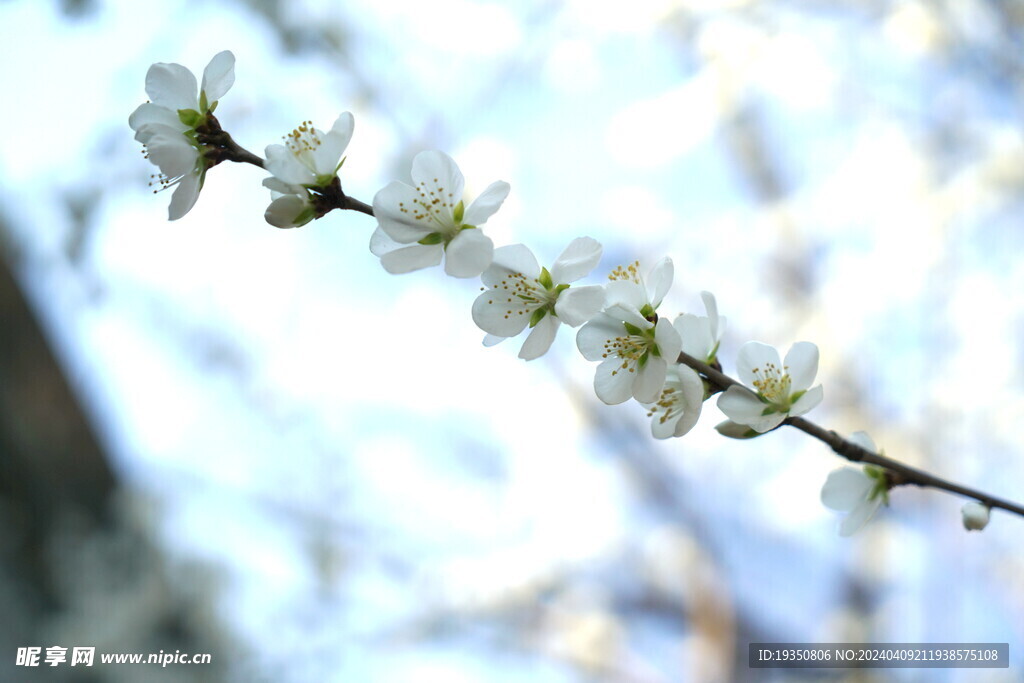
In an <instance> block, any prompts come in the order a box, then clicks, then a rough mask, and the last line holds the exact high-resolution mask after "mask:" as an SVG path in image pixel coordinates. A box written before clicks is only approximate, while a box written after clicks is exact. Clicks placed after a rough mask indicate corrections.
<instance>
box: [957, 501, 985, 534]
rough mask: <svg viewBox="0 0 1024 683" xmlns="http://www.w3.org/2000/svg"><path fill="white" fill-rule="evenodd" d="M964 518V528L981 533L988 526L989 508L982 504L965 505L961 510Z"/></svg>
mask: <svg viewBox="0 0 1024 683" xmlns="http://www.w3.org/2000/svg"><path fill="white" fill-rule="evenodd" d="M961 512H962V513H963V516H964V528H965V529H967V530H968V531H981V530H982V529H984V528H985V527H986V526H987V525H988V513H989V508H988V506H987V505H983V504H981V503H965V504H964V507H963V509H962V510H961Z"/></svg>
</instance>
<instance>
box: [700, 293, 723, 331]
mask: <svg viewBox="0 0 1024 683" xmlns="http://www.w3.org/2000/svg"><path fill="white" fill-rule="evenodd" d="M700 298H701V300H702V301H703V302H704V311H705V312H706V313H707V314H708V321H709V322H710V323H711V335H712V337H714V339H715V341H716V342H717V341H719V340H720V339H721V338H722V332H724V331H725V324H724V322H722V323H721V324H720V323H719V321H724V320H725V319H724V318H719V317H718V302H717V301H715V295H714V294H712V293H711V292H707V291H704V292H701V293H700Z"/></svg>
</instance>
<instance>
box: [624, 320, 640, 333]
mask: <svg viewBox="0 0 1024 683" xmlns="http://www.w3.org/2000/svg"><path fill="white" fill-rule="evenodd" d="M622 324H623V326H625V328H626V332H629V333H630V334H636V335H640V336H643V333H644V331H643V330H641V329H640V328H639V327H637V326H636V325H634V324H633V323H627V322H623V323H622Z"/></svg>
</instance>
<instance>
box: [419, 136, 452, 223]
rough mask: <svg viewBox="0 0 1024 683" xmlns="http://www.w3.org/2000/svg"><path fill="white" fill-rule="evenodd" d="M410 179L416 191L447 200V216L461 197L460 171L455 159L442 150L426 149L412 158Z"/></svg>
mask: <svg viewBox="0 0 1024 683" xmlns="http://www.w3.org/2000/svg"><path fill="white" fill-rule="evenodd" d="M412 180H413V185H415V187H416V190H417V191H422V192H423V193H424V194H428V195H429V193H430V192H434V193H435V196H436V197H437V198H438V199H441V200H442V201H446V202H448V203H449V204H450V206H449V207H447V210H446V214H447V215H448V216H451V213H452V210H454V208H455V206H454V205H455V204H458V203H459V201H461V199H462V191H463V187H464V181H463V178H462V171H460V170H459V167H458V165H457V164H456V163H455V160H454V159H452V158H451V157H450V156H448V155H447V154H445V153H444V152H438V151H427V152H420V153H419V154H417V155H416V158H414V159H413V160H412ZM431 232H433V231H431Z"/></svg>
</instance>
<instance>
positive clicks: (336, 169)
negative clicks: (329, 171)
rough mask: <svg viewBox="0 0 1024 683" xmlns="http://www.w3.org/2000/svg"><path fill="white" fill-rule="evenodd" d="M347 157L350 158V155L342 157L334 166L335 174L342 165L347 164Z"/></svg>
mask: <svg viewBox="0 0 1024 683" xmlns="http://www.w3.org/2000/svg"><path fill="white" fill-rule="evenodd" d="M345 159H348V157H342V158H341V161H339V162H338V165H337V166H335V167H334V175H338V171H340V170H341V167H342V166H344V165H345Z"/></svg>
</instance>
